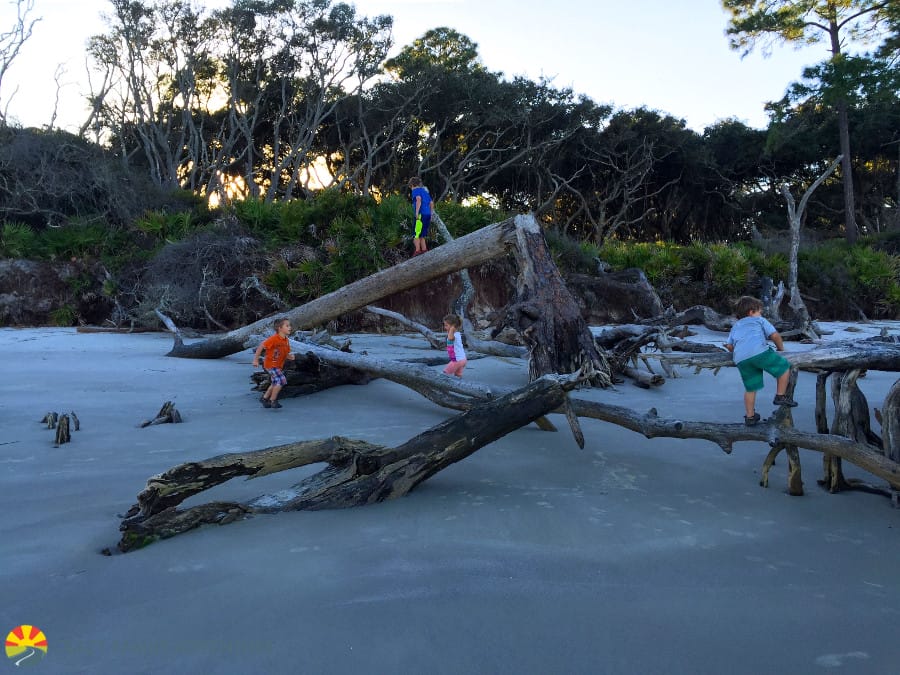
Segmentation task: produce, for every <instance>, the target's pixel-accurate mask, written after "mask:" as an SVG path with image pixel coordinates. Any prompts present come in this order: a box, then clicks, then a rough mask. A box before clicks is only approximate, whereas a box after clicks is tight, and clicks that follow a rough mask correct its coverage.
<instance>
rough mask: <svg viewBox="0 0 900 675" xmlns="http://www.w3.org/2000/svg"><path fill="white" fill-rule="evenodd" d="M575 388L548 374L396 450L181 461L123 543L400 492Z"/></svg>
mask: <svg viewBox="0 0 900 675" xmlns="http://www.w3.org/2000/svg"><path fill="white" fill-rule="evenodd" d="M572 386H574V379H569V380H562V379H560V378H553V377H550V376H548V377H543V378H541V379H539V380H536V381H534V382H532V383H531V384H529V385H527V386H526V387H523V388H522V389H519V390H516V391H514V392H512V393H509V394H507V395H506V396H503V397H502V398H499V399H496V400H494V401H488V402H484V403H482V404H480V405H479V406H477V407H475V408H473V409H472V410H470V411H468V412H466V413H463V414H461V415H457V416H455V417H453V418H451V419H449V420H447V421H445V422H442V423H441V424H438V425H437V426H434V427H432V428H431V429H429V430H427V431H425V432H423V433H421V434H419V435H418V436H415V437H413V438H411V439H410V440H408V441H407V442H406V443H403V444H401V445H399V446H397V447H393V448H388V447H383V446H378V445H373V444H371V443H366V442H364V441H355V440H351V439H344V438H340V437H334V438H330V439H325V440H321V441H301V442H298V443H290V444H287V445H281V446H277V447H273V448H267V449H265V450H257V451H255V452H247V453H234V454H230V455H222V456H220V457H215V458H212V459H209V460H205V461H202V462H189V463H187V464H181V465H179V466H176V467H173V468H172V469H169V470H168V471H166V472H164V473H162V474H160V475H158V476H155V477H153V478H151V479H150V480H149V481H148V482H147V487H146V488H145V489H144V490H143V491H142V492H141V493H140V495H138V502H137V504H135V505H134V506H133V507H132V508H131V509H130V510H129V511H128V513H127V514H126V515H125V518H124V520H123V522H122V524H121V526H120V528H119V529H120V531H121V532H122V538H121V540H120V541H119V544H118V548H119V550H121V551H123V552H124V551H129V550H132V549H134V548H140V547H142V546H145V545H147V544H149V543H151V542H152V541H154V540H156V539H161V538H163V539H164V538H168V537H172V536H174V535H176V534H179V533H181V532H185V531H187V530H190V529H193V528H195V527H198V526H199V525H202V524H205V523H218V524H225V523H229V522H233V521H235V520H238V519H240V518H243V517H244V516H246V515H247V514H252V513H274V512H279V511H296V510H316V509H326V508H344V507H349V506H361V505H364V504H372V503H376V502H381V501H384V500H386V499H394V498H396V497H401V496H403V495H405V494H407V493H409V492H410V491H411V490H412V489H414V488H415V487H416V486H417V485H419V484H420V483H422V482H423V481H425V480H427V479H428V478H430V477H431V476H433V475H434V474H436V473H438V472H439V471H441V470H443V469H445V468H447V467H448V466H450V465H451V464H454V463H455V462H458V461H460V460H462V459H465V458H466V457H468V456H469V455H471V454H472V453H474V452H475V451H477V450H479V449H480V448H482V447H484V446H485V445H488V444H489V443H492V442H493V441H495V440H497V439H498V438H501V437H503V436H505V435H506V434H508V433H510V432H512V431H515V430H516V429H518V428H520V427H522V426H525V425H527V424H529V423H530V422H533V421H534V420H536V419H537V418H539V417H541V416H543V415H545V414H546V413H547V412H549V411H551V410H554V409H556V408H559V407H560V406H562V405H563V402H564V400H565V390H566V389H568V388H571V387H572ZM322 462H325V463H327V464H328V466H327V468H325V469H323V470H322V471H320V472H318V473H317V474H315V475H313V476H311V477H309V478H307V479H305V480H304V481H302V482H300V483H298V484H297V485H294V486H293V487H292V488H289V489H286V490H281V491H279V492H278V493H277V494H275V495H263V496H261V497H257V498H256V499H253V500H251V501H249V502H245V503H237V502H215V503H212V504H203V505H200V506H196V507H192V508H188V509H185V510H178V508H177V507H178V505H179V504H181V502H183V501H184V500H185V499H187V498H188V497H191V496H193V495H196V494H198V493H200V492H202V491H204V490H207V489H209V488H211V487H215V486H216V485H220V484H222V483H224V482H226V481H228V480H230V479H232V478H235V477H237V476H247V477H248V478H253V477H258V476H264V475H268V474H272V473H276V472H278V471H284V470H286V469H291V468H295V467H299V466H306V465H310V464H318V463H322Z"/></svg>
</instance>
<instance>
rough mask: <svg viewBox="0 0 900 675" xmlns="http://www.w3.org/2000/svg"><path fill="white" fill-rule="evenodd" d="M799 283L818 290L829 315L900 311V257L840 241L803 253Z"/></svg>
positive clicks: (891, 314) (894, 313)
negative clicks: (867, 309) (864, 311)
mask: <svg viewBox="0 0 900 675" xmlns="http://www.w3.org/2000/svg"><path fill="white" fill-rule="evenodd" d="M798 263H799V264H798V282H799V284H800V286H801V288H815V289H816V293H817V296H818V297H819V299H820V300H821V301H822V302H824V303H826V304H827V305H828V307H829V309H830V310H831V312H829V314H831V313H836V314H851V315H853V314H856V315H858V314H859V312H860V311H861V308H862V307H870V308H874V310H869V311H874V313H875V314H876V316H879V317H887V318H893V317H895V316H897V314H898V312H900V258H898V257H897V256H894V255H891V254H890V253H887V252H885V251H879V250H876V249H873V248H870V247H868V246H864V245H861V244H855V245H853V246H851V245H849V244H847V243H846V242H843V241H839V240H831V241H828V242H825V243H823V244H821V245H819V246H817V247H815V248H809V249H805V250H801V251H800V255H799V261H798Z"/></svg>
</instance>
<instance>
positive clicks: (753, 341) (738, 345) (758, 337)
mask: <svg viewBox="0 0 900 675" xmlns="http://www.w3.org/2000/svg"><path fill="white" fill-rule="evenodd" d="M774 332H776V331H775V326H773V325H772V324H771V323H770V322H769V320H768V319H765V318H763V317H761V316H745V317H744V318H743V319H740V320H739V321H737V322H736V323H735V324H734V325H733V326H732V327H731V332H730V333H728V340H726V342H725V344H728V345H734V352H733V354H734V362H735V363H740V362H741V361H745V360H747V359H749V358H750V357H752V356H756V355H757V354H762V353H763V352H764V351H766V350H767V349H769V343H768V339H769V336H770V335H771V334H772V333H774Z"/></svg>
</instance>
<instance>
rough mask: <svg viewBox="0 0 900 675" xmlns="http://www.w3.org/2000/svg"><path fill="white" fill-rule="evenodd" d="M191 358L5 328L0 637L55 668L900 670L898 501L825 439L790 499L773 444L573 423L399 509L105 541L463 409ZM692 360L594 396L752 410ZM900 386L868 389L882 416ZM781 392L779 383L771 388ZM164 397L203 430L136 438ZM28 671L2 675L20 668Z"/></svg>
mask: <svg viewBox="0 0 900 675" xmlns="http://www.w3.org/2000/svg"><path fill="white" fill-rule="evenodd" d="M826 325H827V326H828V327H830V328H831V329H832V330H834V335H833V336H832V337H833V338H834V339H847V338H851V337H864V336H866V335H868V334H877V333H878V331H879V330H880V328H881V325H882V324H861V325H860V329H861V330H862V332H861V333H860V332H855V333H851V332H845V328H846V327H847V324H837V323H835V324H826ZM889 327H890V328H891V329H893V330H894V331H896V329H897V325H896V324H893V325H890V326H889ZM348 337H350V338H351V339H352V341H353V342H352V348H353V350H354V351H363V350H364V351H367V352H368V353H370V354H372V355H377V356H382V357H400V356H404V355H406V356H413V355H422V354H423V353H424V352H423V350H425V349H426V347H427V345H426V344H425V342H424V340H422V339H420V338H417V337H416V336H413V335H403V336H384V335H382V336H378V335H352V336H348ZM703 338H704V335H703V334H701V335H699V336H698V337H697V338H695V339H703ZM713 339H716V340H717V341H718V342H721V341H723V340H724V336H722V335H718V336H716V337H714V338H713ZM170 346H171V337H170V336H169V335H168V334H164V333H141V334H132V335H122V334H103V333H100V334H82V333H78V332H76V331H75V329H63V328H31V329H10V328H4V329H0V372H2V374H3V377H2V380H0V500H2V505H3V508H2V509H0V560H2V566H0V579H2V588H3V600H4V601H3V603H2V606H0V618H2V621H0V630H2V631H4V635H6V633H8V632H9V631H11V630H13V629H14V628H15V627H16V626H19V625H33V626H35V627H38V628H40V630H42V631H43V633H44V634H45V635H46V638H47V653H46V655H45V656H44V657H43V658H42V659H41V660H40V663H37V664H36V666H35V669H34V672H40V673H63V674H66V675H74V674H80V673H85V674H88V673H89V674H91V675H105V674H110V675H113V674H115V675H122V674H143V673H147V674H150V673H153V674H155V675H156V674H159V673H163V672H169V673H188V674H192V673H198V674H200V673H203V674H229V675H230V674H248V673H271V674H281V673H285V674H289V673H290V674H295V673H310V674H339V675H343V674H351V673H378V674H407V673H408V674H419V673H428V674H429V675H442V674H445V673H446V674H457V673H459V674H473V673H479V674H480V673H486V674H487V673H490V674H506V673H510V674H512V673H515V674H517V675H528V674H532V673H533V674H535V675H547V674H565V673H578V674H580V673H584V674H599V673H609V674H640V675H651V674H657V673H658V674H661V675H662V674H665V675H704V674H710V675H714V674H719V673H730V674H731V675H760V674H763V673H766V674H769V673H785V674H792V675H793V674H800V673H841V674H844V673H860V674H862V673H865V674H866V675H896V673H897V672H898V668H900V665H898V664H900V646H898V643H897V624H898V620H900V578H898V571H897V561H898V560H900V537H898V533H900V510H897V509H893V508H892V507H891V504H890V501H889V500H888V499H886V498H884V497H881V496H877V495H871V494H864V493H858V492H851V493H843V494H837V495H831V494H828V493H826V492H824V491H823V490H822V489H821V488H820V487H819V486H818V485H817V484H816V479H817V478H820V477H821V455H819V454H818V453H815V452H811V451H803V450H801V457H802V465H803V479H804V484H805V490H806V494H805V496H803V497H791V496H789V495H788V494H787V492H786V475H785V474H786V460H785V459H784V458H783V456H782V457H780V458H779V461H778V462H777V464H776V466H775V468H774V469H773V471H772V473H771V475H770V481H771V482H770V487H769V488H768V489H764V488H761V487H760V486H759V484H758V482H759V475H760V469H761V465H762V461H763V459H764V457H765V455H766V453H767V451H768V446H764V445H763V444H760V443H739V444H737V445H736V447H735V451H734V452H733V453H732V454H731V455H726V454H724V453H723V452H721V450H720V449H719V448H718V447H717V446H714V445H713V444H711V443H709V442H706V441H689V440H672V439H664V438H659V439H646V438H643V437H642V436H640V435H638V434H635V433H633V432H630V431H627V430H624V429H621V428H619V427H616V426H614V425H610V424H605V423H602V422H599V421H596V420H587V419H585V420H582V428H583V430H584V434H585V438H586V446H585V448H584V449H583V450H581V449H579V448H578V447H577V445H576V444H575V441H574V440H573V438H572V435H571V433H569V431H568V427H567V426H566V423H565V419H564V418H563V417H561V416H553V421H554V422H555V423H556V424H557V426H558V427H559V429H560V431H559V432H558V433H549V432H543V431H540V430H538V429H537V428H536V427H535V426H534V425H531V426H530V427H528V428H523V429H520V430H518V431H516V432H515V433H513V434H510V435H508V436H506V437H504V438H503V439H501V440H500V441H497V442H496V443H493V444H492V445H490V446H488V447H486V448H483V449H482V450H480V451H479V452H477V453H475V455H473V456H472V457H470V458H468V459H467V460H465V461H463V462H460V463H458V464H456V465H454V466H452V467H450V468H449V469H447V470H446V471H443V472H441V473H440V474H438V475H437V476H435V477H434V478H432V479H431V480H429V481H428V482H426V483H425V484H424V485H422V486H421V487H420V488H419V489H417V490H416V491H414V492H413V493H412V494H411V495H409V496H408V497H405V498H402V499H398V500H394V501H392V502H388V503H383V504H379V505H375V506H370V507H364V508H354V509H345V510H332V511H318V512H297V513H285V514H276V515H268V516H257V517H254V518H251V519H248V520H245V521H241V522H238V523H234V524H231V525H227V526H221V527H205V528H202V529H199V530H195V531H193V532H190V533H187V534H184V535H181V536H178V537H175V538H173V539H169V540H165V541H161V542H157V543H155V544H153V545H151V546H149V547H147V548H145V549H142V550H138V551H135V552H132V553H128V554H125V555H114V556H111V557H108V556H104V555H101V553H100V552H101V550H102V549H104V548H106V547H110V548H114V547H115V544H116V542H117V541H118V535H119V532H118V525H119V516H118V514H122V513H124V512H125V511H126V510H127V509H128V508H129V507H130V506H131V505H132V504H133V503H134V501H135V497H136V495H137V494H138V492H140V490H141V489H142V488H143V487H144V485H145V483H146V480H147V478H148V477H150V476H151V475H153V474H156V473H159V472H161V471H164V470H166V469H168V468H170V467H172V466H174V465H177V464H179V463H182V462H186V461H191V460H199V459H205V458H208V457H212V456H215V455H219V454H223V453H229V452H235V451H246V450H253V449H261V448H264V447H268V446H272V445H278V444H281V443H287V442H290V441H294V440H300V439H312V438H321V437H327V436H332V435H341V436H347V437H351V438H359V439H364V440H368V441H371V442H374V443H380V444H383V445H396V444H398V443H400V442H402V441H405V440H406V439H408V438H410V437H411V436H414V435H416V434H418V433H420V432H422V431H423V430H425V429H427V428H429V427H431V426H433V425H435V424H437V423H439V422H441V421H442V420H444V419H446V418H447V417H448V416H450V415H451V414H453V413H452V412H451V411H448V410H445V409H442V408H440V407H438V406H436V405H434V404H432V403H431V402H429V401H427V400H425V399H424V398H422V397H421V396H419V395H418V394H416V393H414V392H412V391H410V390H407V389H405V388H403V387H401V386H399V385H397V384H394V383H391V382H387V381H384V380H376V381H373V382H372V383H370V384H368V385H365V386H346V387H339V388H334V389H330V390H328V391H325V392H321V393H318V394H315V395H312V396H307V397H299V398H292V399H284V400H283V403H284V407H283V408H282V409H281V410H266V409H263V408H262V407H261V406H260V404H259V402H258V401H257V397H258V395H259V394H258V393H256V392H253V391H251V388H250V386H251V385H250V375H251V373H252V372H253V367H252V365H251V360H252V352H251V351H249V350H248V351H246V352H243V353H240V354H235V355H233V356H230V357H228V358H224V359H219V360H213V361H201V360H184V359H173V358H168V357H166V356H165V354H166V353H167V352H168V351H169V348H170ZM806 348H809V347H806V346H801V345H797V344H794V343H789V344H788V349H806ZM439 369H440V367H435V370H439ZM680 373H681V375H682V376H681V377H679V378H676V379H673V380H669V381H667V382H666V383H665V384H664V385H663V386H662V387H659V388H655V389H652V390H643V389H639V388H637V387H635V386H634V385H632V384H630V383H626V384H622V385H618V386H617V387H615V388H612V389H607V390H590V391H581V392H579V393H578V395H579V396H583V397H585V398H595V399H597V400H602V401H606V402H610V403H615V404H617V405H624V406H629V407H633V408H636V409H638V410H645V409H649V408H651V407H655V408H656V409H657V410H658V412H659V414H660V416H662V417H674V418H680V419H691V420H707V421H735V422H737V421H740V420H741V419H742V415H743V410H742V406H741V391H742V389H741V385H740V380H739V376H738V374H737V372H736V370H735V369H733V368H728V369H724V370H722V371H721V372H719V373H718V375H714V374H713V373H711V372H709V371H704V372H702V373H700V374H696V375H695V374H693V372H692V371H689V370H686V369H682V370H681V371H680ZM465 375H466V378H467V379H471V380H473V381H477V382H485V383H490V384H498V385H507V386H521V385H524V384H525V383H526V380H527V367H526V364H525V363H524V362H523V361H518V360H515V359H500V358H484V359H479V360H473V361H471V362H470V365H469V367H468V368H467V369H466V371H465ZM895 380H896V374H894V373H883V372H869V373H868V375H867V377H866V378H864V379H863V380H861V383H860V385H861V388H862V390H863V392H864V393H865V394H866V396H867V397H868V400H869V404H870V406H871V407H880V405H881V402H882V401H883V399H884V396H885V394H886V393H887V391H888V389H889V388H890V386H891V385H892V384H893V382H894V381H895ZM814 385H815V378H814V376H813V375H811V374H806V373H802V374H801V376H800V382H799V384H798V387H797V392H796V398H797V400H798V401H799V402H800V407H799V408H797V410H796V412H795V419H796V420H797V425H798V426H799V427H802V428H804V429H808V430H814V428H815V424H814V419H813V404H814V393H815V392H814ZM773 393H774V383H773V381H772V380H771V379H768V380H767V381H766V389H765V391H764V392H763V393H762V394H761V396H760V401H761V402H763V403H765V404H767V403H768V402H769V401H770V400H771V395H772V394H773ZM168 400H171V401H173V402H174V403H175V405H176V406H177V408H178V410H179V411H180V412H181V414H182V416H183V418H184V422H183V423H182V424H163V425H157V426H151V427H147V428H139V424H140V422H141V421H143V420H146V419H150V418H152V417H153V416H155V414H156V412H157V411H158V410H159V408H160V406H161V405H162V404H163V403H164V402H165V401H168ZM761 409H762V411H763V412H764V414H767V413H769V412H771V409H770V408H767V407H766V406H765V405H763V406H761ZM49 411H57V412H68V411H75V412H76V414H77V415H78V418H79V420H80V423H81V429H80V430H79V431H77V432H74V433H73V437H72V442H71V443H69V444H65V445H63V446H61V447H59V448H55V447H53V431H51V430H48V429H47V428H45V426H42V425H41V424H40V423H39V421H40V420H41V418H42V417H43V416H44V414H45V413H47V412H49ZM873 425H874V427H875V431H876V432H878V433H880V428H878V426H877V423H874V422H873ZM844 467H845V471H846V474H847V475H848V476H850V477H863V478H867V477H868V476H867V475H866V474H864V473H862V472H860V471H859V470H858V469H856V468H855V467H853V466H852V465H849V464H847V463H845V464H844ZM317 468H318V467H306V468H303V469H296V470H292V471H289V472H284V473H279V474H275V475H273V476H268V477H265V478H261V479H257V480H253V481H245V480H237V481H232V482H231V483H229V484H226V485H223V486H220V487H217V488H215V489H214V490H210V491H208V492H205V493H202V494H201V495H198V496H196V497H194V498H192V500H191V501H190V502H188V504H190V503H203V502H206V501H211V500H215V499H227V500H244V499H249V498H251V497H255V496H257V495H260V494H265V493H270V492H274V491H277V490H279V489H281V488H283V487H287V486H289V485H292V484H294V483H296V482H297V481H298V480H299V479H300V478H301V477H302V476H305V475H308V474H309V473H311V472H314V471H315V470H316V469H317ZM868 478H871V477H868ZM873 482H877V479H873ZM36 658H37V657H36ZM7 661H8V663H6V664H3V665H0V670H3V669H4V668H6V669H7V670H8V672H14V671H15V670H16V666H15V663H14V659H11V658H9V659H7ZM24 665H27V663H26V664H24Z"/></svg>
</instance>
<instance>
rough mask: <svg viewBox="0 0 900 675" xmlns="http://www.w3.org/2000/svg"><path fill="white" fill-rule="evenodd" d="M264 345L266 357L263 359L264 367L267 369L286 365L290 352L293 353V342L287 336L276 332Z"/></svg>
mask: <svg viewBox="0 0 900 675" xmlns="http://www.w3.org/2000/svg"><path fill="white" fill-rule="evenodd" d="M262 346H263V349H265V350H266V357H265V359H263V368H265V369H266V370H268V369H269V368H281V367H282V366H284V362H285V360H286V359H287V356H288V354H290V353H291V343H290V342H289V341H288V339H287V338H286V337H282V336H281V335H279V334H278V333H275V335H273V336H272V337H270V338H266V341H265V342H263V343H262Z"/></svg>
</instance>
